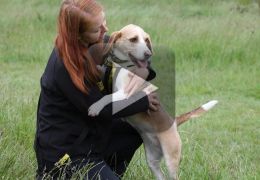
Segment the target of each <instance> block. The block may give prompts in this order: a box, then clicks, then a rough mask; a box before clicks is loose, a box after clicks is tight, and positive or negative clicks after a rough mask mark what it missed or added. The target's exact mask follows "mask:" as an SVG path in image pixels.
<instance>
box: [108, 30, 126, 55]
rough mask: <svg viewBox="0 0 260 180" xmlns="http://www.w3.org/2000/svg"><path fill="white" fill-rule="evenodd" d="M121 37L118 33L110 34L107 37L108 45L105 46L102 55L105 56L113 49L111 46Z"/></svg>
mask: <svg viewBox="0 0 260 180" xmlns="http://www.w3.org/2000/svg"><path fill="white" fill-rule="evenodd" d="M121 36H122V33H121V32H120V31H115V32H113V33H112V34H111V36H110V37H109V40H108V43H107V44H106V46H105V50H104V55H106V54H107V53H108V52H109V51H110V50H111V48H112V47H113V44H114V43H115V42H116V41H117V40H118V39H119V38H120V37H121Z"/></svg>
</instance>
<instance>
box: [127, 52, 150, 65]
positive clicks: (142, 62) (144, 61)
mask: <svg viewBox="0 0 260 180" xmlns="http://www.w3.org/2000/svg"><path fill="white" fill-rule="evenodd" d="M128 55H129V57H130V59H131V61H132V62H133V63H134V64H135V65H136V66H137V67H139V68H147V67H148V65H149V62H148V60H147V59H137V58H136V57H134V56H133V55H132V54H131V53H129V54H128Z"/></svg>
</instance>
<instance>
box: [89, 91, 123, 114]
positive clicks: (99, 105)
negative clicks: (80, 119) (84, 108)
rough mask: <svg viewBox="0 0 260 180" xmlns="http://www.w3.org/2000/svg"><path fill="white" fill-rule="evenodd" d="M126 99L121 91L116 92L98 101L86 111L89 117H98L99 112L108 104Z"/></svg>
mask: <svg viewBox="0 0 260 180" xmlns="http://www.w3.org/2000/svg"><path fill="white" fill-rule="evenodd" d="M123 99H126V94H125V93H124V91H123V90H118V91H117V92H115V93H113V94H109V95H106V96H104V97H103V98H101V99H100V100H99V101H97V102H95V103H94V104H92V105H91V106H90V107H89V109H88V115H89V116H98V115H99V113H100V111H101V110H102V109H103V108H104V107H105V106H106V105H108V104H109V103H111V102H115V101H120V100H123Z"/></svg>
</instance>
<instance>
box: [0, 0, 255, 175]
mask: <svg viewBox="0 0 260 180" xmlns="http://www.w3.org/2000/svg"><path fill="white" fill-rule="evenodd" d="M100 2H101V3H102V4H103V5H104V7H105V9H106V16H107V22H108V26H109V28H110V31H109V33H111V32H113V31H115V30H118V29H120V28H121V27H123V26H124V25H126V24H129V23H133V24H137V25H140V26H141V27H143V28H144V29H145V30H146V31H147V32H148V33H149V34H150V36H151V38H152V41H153V45H154V51H155V56H154V58H153V67H154V69H155V70H156V71H157V78H156V80H155V81H154V83H155V84H156V85H157V86H159V87H160V89H159V94H160V99H161V101H162V104H164V106H165V107H166V108H167V110H168V111H169V113H170V114H172V115H174V106H175V105H176V114H180V113H183V112H186V111H189V110H191V109H192V108H195V107H197V106H198V105H200V104H203V103H205V102H206V101H208V100H211V99H217V100H219V104H218V105H217V106H216V108H215V109H213V110H212V111H210V112H209V113H207V114H206V115H204V116H202V117H200V118H198V119H196V120H192V121H190V122H187V123H186V124H184V125H182V126H181V127H180V128H179V132H180V134H181V138H182V142H183V151H182V162H181V166H180V172H179V177H180V179H187V180H190V179H198V180H200V179H223V180H226V179H234V180H237V179H242V180H244V179H250V180H251V179H252V180H253V179H255V180H257V179H260V140H259V139H260V52H259V47H260V9H259V7H258V5H257V3H255V2H254V1H250V0H221V1H216V0H183V1H180V0H161V1H157V0H133V1H131V2H129V1H116V0H100ZM59 4H60V0H44V1H41V0H1V2H0V10H1V11H0V17H1V18H0V134H1V135H0V179H10V180H13V179H34V176H35V170H36V159H35V155H34V150H33V140H34V133H35V120H36V108H37V101H38V96H39V90H40V85H39V80H40V76H41V74H42V72H43V70H44V67H45V64H46V61H47V59H48V57H49V54H50V52H51V50H52V47H53V42H54V38H55V35H56V17H57V13H58V10H59ZM174 55H175V61H174ZM174 64H175V67H174ZM174 84H175V86H176V98H174V97H173V96H174ZM174 101H175V103H176V104H175V105H174ZM163 169H165V167H164V166H163ZM124 179H134V180H143V179H146V180H149V179H152V174H151V173H150V171H149V169H148V167H147V165H146V163H145V158H144V153H143V147H142V148H140V149H139V150H138V152H137V153H136V155H135V157H134V159H133V161H132V163H131V165H130V167H129V169H128V170H127V173H126V175H125V177H124Z"/></svg>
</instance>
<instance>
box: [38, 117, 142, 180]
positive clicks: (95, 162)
mask: <svg viewBox="0 0 260 180" xmlns="http://www.w3.org/2000/svg"><path fill="white" fill-rule="evenodd" d="M141 144H142V139H141V137H140V135H139V134H138V133H137V131H136V130H135V129H134V128H133V127H132V126H130V125H129V124H128V123H126V122H123V121H121V120H114V121H113V123H112V134H111V137H110V140H109V146H108V148H107V149H106V152H105V156H103V157H99V156H96V155H89V156H87V157H72V158H71V163H70V164H68V166H64V167H63V168H55V166H54V163H55V162H50V161H47V160H44V159H41V157H37V162H38V170H37V179H45V178H46V179H49V178H48V177H47V176H49V177H51V179H52V178H53V179H59V178H60V179H69V178H70V177H71V175H72V174H73V172H75V171H78V170H79V169H84V168H85V169H87V170H86V171H87V172H86V173H85V174H84V179H91V180H96V179H97V180H118V179H120V177H122V176H123V174H124V172H125V171H126V168H127V166H128V164H129V163H130V161H131V159H132V157H133V155H134V153H135V151H136V150H137V149H138V148H139V147H140V145H141ZM46 175H47V176H46Z"/></svg>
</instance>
